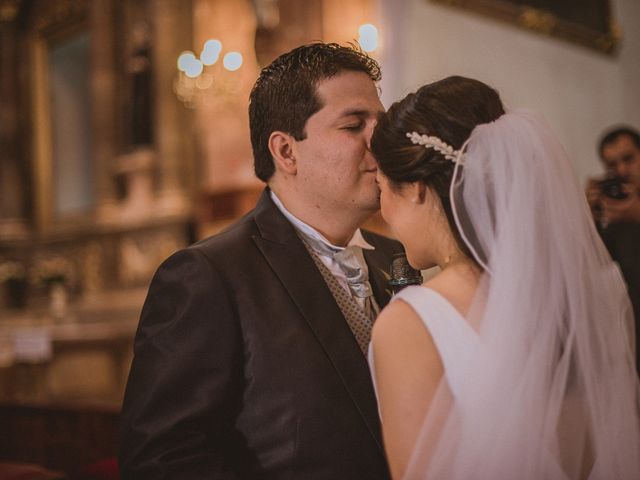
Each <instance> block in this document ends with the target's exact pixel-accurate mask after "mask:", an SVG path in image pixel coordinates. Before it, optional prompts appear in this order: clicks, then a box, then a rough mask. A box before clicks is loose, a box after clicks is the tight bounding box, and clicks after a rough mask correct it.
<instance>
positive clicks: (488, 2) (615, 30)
mask: <svg viewBox="0 0 640 480" xmlns="http://www.w3.org/2000/svg"><path fill="white" fill-rule="evenodd" d="M429 1H431V2H432V3H437V4H440V5H445V6H450V7H455V8H461V9H464V10H466V11H470V12H473V13H478V14H482V15H485V16H489V17H492V18H495V19H497V20H501V21H503V22H507V23H510V24H512V25H517V26H519V27H521V28H525V29H527V30H529V31H531V32H535V33H538V34H541V35H546V36H553V37H556V38H561V39H564V40H567V41H569V42H572V43H575V44H578V45H582V46H584V47H587V48H591V49H594V50H597V51H599V52H601V53H606V54H610V55H612V54H615V53H616V52H617V51H618V50H619V48H620V44H621V42H622V31H621V29H620V26H619V25H618V24H617V23H616V22H615V21H614V20H613V19H612V18H611V16H610V0H600V1H601V2H602V3H601V4H598V5H596V4H593V3H592V4H591V5H593V6H594V8H599V10H600V11H602V12H603V13H602V15H603V18H602V19H603V21H604V22H605V23H606V24H607V25H608V27H607V28H604V27H603V28H595V27H593V26H590V25H586V24H583V23H580V22H578V21H573V20H571V19H566V18H560V17H559V16H558V15H556V14H554V13H553V12H552V11H551V10H552V6H553V4H550V5H551V7H549V11H548V10H544V9H539V8H533V7H532V6H526V5H522V4H520V3H519V2H514V1H509V0H429ZM585 8H586V6H585Z"/></svg>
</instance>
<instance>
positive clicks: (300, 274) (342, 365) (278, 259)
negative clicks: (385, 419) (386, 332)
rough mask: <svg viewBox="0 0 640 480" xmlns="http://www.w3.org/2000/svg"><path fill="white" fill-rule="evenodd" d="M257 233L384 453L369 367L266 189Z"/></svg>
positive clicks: (257, 217) (257, 218)
mask: <svg viewBox="0 0 640 480" xmlns="http://www.w3.org/2000/svg"><path fill="white" fill-rule="evenodd" d="M254 218H255V221H256V224H257V225H258V228H259V230H260V233H261V235H256V236H254V238H253V240H254V242H255V244H256V246H257V247H258V249H259V250H260V252H261V253H262V255H263V256H264V258H265V259H266V261H267V262H268V263H269V265H270V266H271V268H272V269H273V271H274V272H275V274H276V276H277V277H278V278H279V279H280V281H281V282H282V284H283V286H284V288H285V289H286V290H287V292H288V294H289V296H290V297H291V299H292V301H293V302H294V303H295V304H296V306H297V307H298V309H299V310H300V312H301V314H302V317H303V318H304V320H305V321H306V323H307V324H308V325H309V327H310V328H311V330H312V331H313V333H314V334H315V336H316V338H317V340H318V342H319V343H320V345H321V346H322V348H323V349H324V351H325V353H326V355H327V357H328V358H329V360H330V361H331V363H332V365H333V367H334V368H335V370H336V371H337V373H338V375H339V376H340V379H341V380H342V383H343V385H344V387H345V389H346V390H347V391H348V393H349V395H350V397H351V399H352V400H353V402H354V403H355V405H356V407H357V409H358V411H359V412H360V415H361V416H362V419H363V420H364V422H365V423H366V425H367V427H368V428H369V431H370V432H371V435H372V436H373V437H374V439H375V441H376V443H377V444H378V446H379V447H380V449H381V450H382V443H381V433H380V423H379V418H378V409H377V404H376V401H375V394H374V391H373V385H372V382H371V376H370V372H369V366H368V364H367V361H366V359H365V358H364V356H363V355H362V352H361V350H360V348H359V347H358V344H357V342H356V340H355V338H354V337H353V334H352V333H351V330H350V329H349V326H348V325H347V322H346V320H345V319H344V317H343V315H342V312H341V311H340V309H339V307H338V305H337V303H336V301H335V299H334V298H333V295H332V294H331V291H330V290H329V288H328V287H327V285H326V283H325V281H324V279H323V278H322V275H321V274H320V272H319V271H318V269H317V267H316V266H315V264H314V263H313V260H312V259H311V257H310V256H309V254H308V252H307V251H306V248H305V247H304V245H303V243H302V241H301V240H300V239H299V238H298V236H297V234H296V232H295V229H294V228H293V226H292V225H291V224H290V223H289V221H288V220H287V219H286V218H285V217H284V215H282V213H281V212H280V211H279V210H278V208H277V207H276V206H275V205H274V204H273V202H272V201H271V199H270V198H269V190H268V189H267V190H265V192H264V193H263V195H262V197H261V199H260V201H259V202H258V205H257V207H256V210H255V217H254Z"/></svg>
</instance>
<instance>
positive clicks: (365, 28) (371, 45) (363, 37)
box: [358, 23, 378, 52]
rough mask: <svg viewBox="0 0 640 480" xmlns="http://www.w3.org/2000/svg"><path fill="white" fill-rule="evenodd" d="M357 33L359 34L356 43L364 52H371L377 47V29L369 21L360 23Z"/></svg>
mask: <svg viewBox="0 0 640 480" xmlns="http://www.w3.org/2000/svg"><path fill="white" fill-rule="evenodd" d="M358 33H359V34H360V38H358V43H359V44H360V46H361V47H362V49H363V50H364V51H365V52H373V51H374V50H375V49H376V48H378V29H377V28H376V27H375V26H374V25H371V24H370V23H365V24H364V25H360V28H358Z"/></svg>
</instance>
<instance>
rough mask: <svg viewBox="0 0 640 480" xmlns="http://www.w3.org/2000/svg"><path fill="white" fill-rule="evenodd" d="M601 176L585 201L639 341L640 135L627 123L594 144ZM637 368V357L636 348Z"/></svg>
mask: <svg viewBox="0 0 640 480" xmlns="http://www.w3.org/2000/svg"><path fill="white" fill-rule="evenodd" d="M598 153H599V154H600V160H601V161H602V164H603V165H604V167H605V169H606V174H605V177H604V178H591V179H589V183H588V185H587V201H588V202H589V206H590V207H591V211H592V213H593V217H594V219H595V220H596V222H597V224H598V227H599V230H600V233H601V235H602V239H603V240H604V242H605V244H606V246H607V248H608V249H609V252H610V253H611V256H612V257H613V259H614V260H615V261H617V262H618V264H619V265H620V269H621V270H622V274H623V276H624V278H625V280H626V282H627V287H628V289H629V296H630V297H631V302H632V304H633V310H634V315H635V321H636V346H637V345H638V342H639V341H640V336H639V331H640V323H639V322H640V134H639V133H638V131H637V130H635V129H633V128H631V127H629V126H619V127H615V128H612V129H609V130H607V131H606V132H605V134H604V135H603V136H602V138H601V140H600V142H599V144H598ZM636 356H637V359H636V363H637V367H638V370H639V371H640V356H638V354H637V351H636Z"/></svg>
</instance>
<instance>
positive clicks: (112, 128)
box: [89, 0, 119, 222]
mask: <svg viewBox="0 0 640 480" xmlns="http://www.w3.org/2000/svg"><path fill="white" fill-rule="evenodd" d="M89 12H90V13H89V21H90V31H91V62H92V64H91V89H92V107H93V122H94V123H93V131H94V138H93V154H94V158H95V168H96V172H95V174H96V203H97V214H98V218H99V219H100V220H102V221H107V222H109V221H112V220H114V217H115V215H116V214H117V213H116V212H117V210H116V208H115V207H116V195H115V182H114V174H115V159H116V154H117V149H118V144H119V142H118V132H117V121H116V115H117V110H116V108H117V97H116V82H117V73H116V62H115V52H116V44H115V26H114V25H115V11H114V2H113V1H112V0H92V1H91V2H90V3H89Z"/></svg>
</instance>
